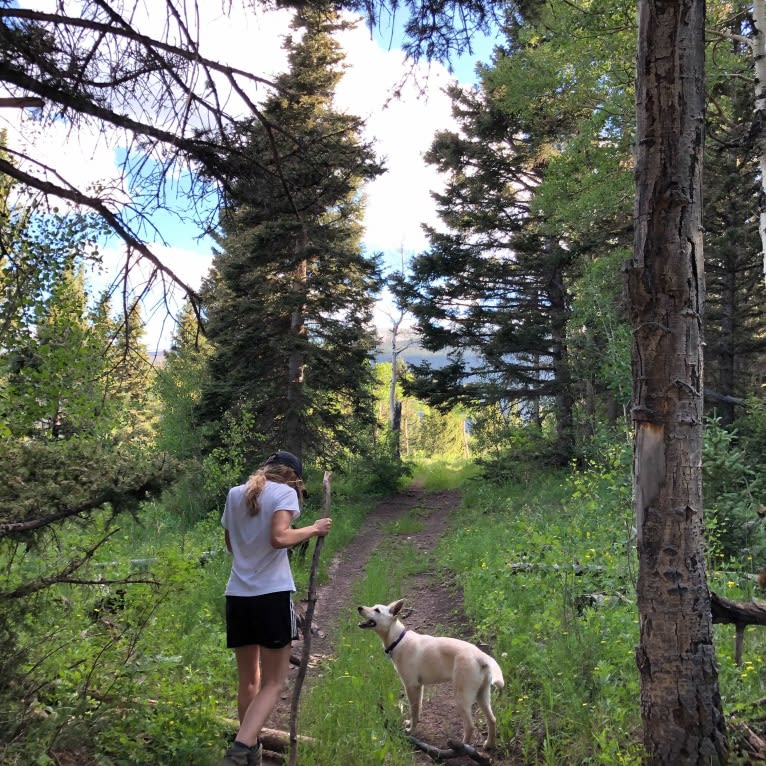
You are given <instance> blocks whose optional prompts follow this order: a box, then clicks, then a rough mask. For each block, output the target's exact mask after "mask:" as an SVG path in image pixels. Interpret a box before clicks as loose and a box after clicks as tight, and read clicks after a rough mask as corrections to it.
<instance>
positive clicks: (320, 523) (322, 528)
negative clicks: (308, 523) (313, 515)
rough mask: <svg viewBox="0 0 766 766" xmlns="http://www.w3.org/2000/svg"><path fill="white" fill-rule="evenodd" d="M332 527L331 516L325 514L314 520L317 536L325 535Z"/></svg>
mask: <svg viewBox="0 0 766 766" xmlns="http://www.w3.org/2000/svg"><path fill="white" fill-rule="evenodd" d="M330 527H332V519H331V518H330V517H329V516H325V517H324V518H322V519H317V520H316V521H315V522H314V534H315V536H316V537H324V536H325V535H326V534H327V533H328V532H329V531H330Z"/></svg>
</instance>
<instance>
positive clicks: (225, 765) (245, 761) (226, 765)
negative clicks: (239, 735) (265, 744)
mask: <svg viewBox="0 0 766 766" xmlns="http://www.w3.org/2000/svg"><path fill="white" fill-rule="evenodd" d="M252 755H253V751H252V750H251V749H250V748H249V747H248V746H247V745H243V744H242V743H241V742H235V743H234V744H233V745H232V746H231V747H230V748H229V749H228V750H227V751H226V755H224V757H223V760H222V761H221V762H220V763H219V764H218V766H251V764H252V763H255V761H251V760H250V759H251V758H252ZM257 763H260V760H259V761H258V762H257Z"/></svg>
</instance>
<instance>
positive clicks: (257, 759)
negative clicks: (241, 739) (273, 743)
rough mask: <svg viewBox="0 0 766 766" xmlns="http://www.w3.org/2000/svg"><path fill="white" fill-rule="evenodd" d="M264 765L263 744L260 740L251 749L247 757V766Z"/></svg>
mask: <svg viewBox="0 0 766 766" xmlns="http://www.w3.org/2000/svg"><path fill="white" fill-rule="evenodd" d="M262 764H263V743H262V742H261V741H260V740H258V742H256V743H255V744H254V745H253V746H252V747H251V748H250V753H249V755H248V756H247V766H262Z"/></svg>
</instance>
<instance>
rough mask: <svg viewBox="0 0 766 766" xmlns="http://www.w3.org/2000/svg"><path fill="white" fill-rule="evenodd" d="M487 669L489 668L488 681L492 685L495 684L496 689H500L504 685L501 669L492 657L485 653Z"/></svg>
mask: <svg viewBox="0 0 766 766" xmlns="http://www.w3.org/2000/svg"><path fill="white" fill-rule="evenodd" d="M487 670H489V682H490V684H492V686H497V688H498V689H502V688H503V687H504V686H505V679H504V678H503V671H502V670H501V669H500V665H498V664H497V662H495V659H494V657H490V656H489V655H487Z"/></svg>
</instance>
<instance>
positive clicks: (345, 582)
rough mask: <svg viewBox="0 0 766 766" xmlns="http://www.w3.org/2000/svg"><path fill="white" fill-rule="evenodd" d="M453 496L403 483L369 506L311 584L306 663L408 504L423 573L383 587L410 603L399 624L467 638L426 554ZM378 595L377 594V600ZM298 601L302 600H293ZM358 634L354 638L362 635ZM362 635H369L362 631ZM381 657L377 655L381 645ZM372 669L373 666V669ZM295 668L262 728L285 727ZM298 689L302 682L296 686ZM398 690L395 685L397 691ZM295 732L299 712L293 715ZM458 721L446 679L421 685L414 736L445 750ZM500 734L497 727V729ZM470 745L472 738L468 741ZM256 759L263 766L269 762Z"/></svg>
mask: <svg viewBox="0 0 766 766" xmlns="http://www.w3.org/2000/svg"><path fill="white" fill-rule="evenodd" d="M460 500H461V495H460V492H459V491H458V490H443V491H437V492H426V491H425V490H423V489H422V487H420V486H418V485H417V484H413V485H412V486H410V488H409V489H407V490H405V491H404V492H402V493H400V494H398V495H395V496H393V497H390V498H386V499H385V500H384V501H382V502H381V503H380V504H379V505H378V506H376V507H375V508H374V509H373V510H372V511H371V512H370V513H369V514H368V515H367V517H366V519H365V522H364V525H363V527H362V528H361V529H360V531H359V532H358V533H357V535H356V537H355V538H354V539H353V540H352V541H351V543H350V544H349V545H348V546H347V548H346V549H345V550H344V551H343V552H342V553H340V554H339V555H338V556H337V557H336V558H335V559H334V560H333V561H332V562H331V564H330V567H329V578H328V582H327V583H326V584H325V585H322V586H320V587H319V588H318V589H317V601H316V605H315V611H314V620H313V622H314V625H315V626H316V628H317V629H318V630H319V631H321V635H312V637H311V656H312V659H311V662H310V664H311V665H313V664H314V662H315V661H318V660H321V659H326V658H327V657H332V655H333V653H334V646H335V642H336V635H337V632H338V626H339V622H340V620H341V619H343V620H345V619H347V617H348V615H349V614H353V615H354V616H356V606H357V604H355V603H352V601H351V598H352V589H353V587H354V584H355V583H356V582H357V580H359V579H360V578H362V577H364V569H365V566H366V564H367V562H368V560H369V559H370V557H371V556H372V555H373V554H374V552H375V551H376V550H377V548H378V547H379V546H381V545H383V544H384V542H385V541H386V539H390V538H391V537H392V536H393V534H394V533H393V532H391V531H390V529H391V524H392V522H395V521H396V520H397V519H400V518H402V517H404V516H406V515H407V514H408V513H409V512H410V511H412V510H413V509H420V512H419V513H418V520H419V521H421V522H422V528H419V529H418V531H416V532H410V533H407V534H406V535H405V537H406V538H407V539H409V540H411V541H412V542H413V544H414V545H415V546H416V548H417V549H418V550H419V551H420V552H421V554H422V556H423V557H424V559H426V561H425V562H424V563H426V566H425V567H424V569H423V571H422V572H421V573H419V574H417V575H415V576H413V577H411V578H408V579H407V582H406V583H405V586H404V588H405V591H406V592H404V593H391V594H387V596H390V600H391V601H393V600H395V599H397V598H400V597H402V598H404V599H405V610H407V611H408V610H409V609H412V613H411V614H410V615H409V616H408V617H406V619H405V623H406V625H407V627H408V628H412V629H414V630H417V631H418V632H421V633H430V634H442V635H452V636H456V637H463V638H466V639H470V636H471V634H472V630H471V628H470V626H469V625H468V622H467V619H466V617H465V614H464V612H463V594H462V591H461V590H460V588H459V587H458V586H457V585H456V584H455V583H452V582H449V581H445V579H444V577H443V573H439V572H437V571H436V569H435V568H432V567H431V566H430V559H431V556H432V552H433V550H434V549H435V548H436V545H437V543H438V541H439V538H441V536H442V535H443V534H444V533H445V531H446V530H447V527H448V526H449V524H450V517H451V515H452V513H453V512H455V511H457V509H458V508H459V506H460ZM382 600H385V599H382ZM300 606H301V607H303V605H300ZM363 638H364V637H360V640H363ZM367 638H369V637H367ZM302 651H303V646H302V642H301V641H296V642H295V643H294V652H293V653H294V655H296V656H297V657H300V656H301V653H302ZM380 656H381V660H380V662H381V663H383V662H384V661H385V658H384V657H383V652H382V648H381V655H380ZM373 670H374V668H373ZM297 672H298V671H297V669H296V668H294V667H293V668H291V670H290V681H289V686H288V689H287V691H286V693H285V694H284V695H283V698H282V699H281V700H280V703H279V704H278V706H277V708H276V710H275V711H274V713H273V714H272V718H271V719H270V720H269V721H268V722H267V726H270V727H274V728H278V729H283V730H289V728H290V723H289V722H290V703H291V698H292V690H293V688H294V686H295V676H296V675H297ZM310 675H311V668H309V674H308V676H307V678H306V685H309V684H310V683H311V679H310ZM304 690H305V686H304ZM403 695H404V693H403V691H402V696H403ZM476 723H477V726H478V728H479V730H480V732H481V736H482V741H483V736H484V735H485V734H486V729H485V728H484V721H483V718H482V716H481V713H480V712H479V713H478V715H477V716H476ZM298 730H299V731H300V718H299V719H298ZM461 731H462V725H461V723H460V718H459V716H458V713H457V710H456V708H455V705H454V702H453V700H452V689H451V685H450V684H442V685H439V686H431V687H427V688H426V690H425V694H424V698H423V711H422V713H421V721H420V724H419V726H418V737H419V738H420V739H422V740H423V741H425V742H428V743H429V744H432V745H435V746H437V747H439V748H447V747H448V745H447V740H449V739H460V736H461ZM499 736H500V737H501V738H502V736H503V733H502V732H499ZM474 744H480V743H479V742H476V743H474ZM276 763H278V761H271V760H269V759H268V758H267V757H264V764H269V766H271V764H276ZM414 763H415V764H417V766H421V765H423V766H425V764H432V763H433V761H432V759H431V758H430V757H429V756H427V755H426V754H425V753H423V752H421V751H418V752H417V754H416V756H415V760H414ZM447 763H448V764H450V766H469V765H470V764H473V766H475V763H476V762H475V761H473V760H471V759H470V758H469V757H467V756H461V757H459V758H451V759H449V760H448V761H447ZM514 763H517V762H514V761H512V760H504V759H502V758H501V757H500V756H497V757H496V758H495V760H494V764H495V766H512V764H514ZM344 766H366V765H365V764H352V763H349V764H344Z"/></svg>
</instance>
